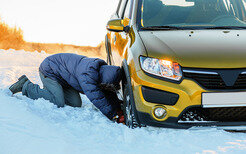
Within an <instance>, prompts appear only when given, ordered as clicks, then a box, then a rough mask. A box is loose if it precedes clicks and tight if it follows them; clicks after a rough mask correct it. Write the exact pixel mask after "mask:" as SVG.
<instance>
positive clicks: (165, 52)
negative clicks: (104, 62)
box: [139, 30, 246, 68]
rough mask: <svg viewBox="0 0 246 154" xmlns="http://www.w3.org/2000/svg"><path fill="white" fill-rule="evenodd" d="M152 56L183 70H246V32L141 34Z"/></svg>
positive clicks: (200, 31)
mask: <svg viewBox="0 0 246 154" xmlns="http://www.w3.org/2000/svg"><path fill="white" fill-rule="evenodd" d="M139 33H140V36H141V38H142V40H143V43H144V45H145V47H146V51H147V55H148V56H149V57H155V58H162V59H169V60H172V61H174V62H178V63H179V64H180V65H181V66H183V67H197V68H245V67H246V60H245V59H246V43H245V40H246V30H171V31H140V32H139Z"/></svg>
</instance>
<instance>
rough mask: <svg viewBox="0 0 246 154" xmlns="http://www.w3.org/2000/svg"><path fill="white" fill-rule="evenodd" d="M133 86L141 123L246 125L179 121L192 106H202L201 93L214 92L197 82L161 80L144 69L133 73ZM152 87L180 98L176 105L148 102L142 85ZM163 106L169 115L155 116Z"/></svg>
mask: <svg viewBox="0 0 246 154" xmlns="http://www.w3.org/2000/svg"><path fill="white" fill-rule="evenodd" d="M131 80H132V87H133V95H134V100H135V107H136V110H137V114H138V118H139V121H140V122H141V124H144V125H149V126H157V127H166V128H183V129H187V128H191V127H194V126H205V127H206V126H246V121H245V122H244V121H243V122H239V121H237V122H190V123H189V122H186V123H179V122H178V121H179V119H180V116H181V115H182V114H183V113H184V112H185V111H186V110H188V109H189V108H191V107H201V105H202V104H201V99H202V98H201V94H202V93H203V92H212V91H209V90H205V89H203V88H202V87H200V86H199V85H198V84H197V83H196V82H194V81H192V80H189V79H183V81H182V82H181V83H180V84H176V83H171V82H168V81H163V80H159V79H156V78H152V77H150V76H148V75H146V74H145V73H144V72H142V71H138V72H136V73H134V74H132V78H131ZM143 86H146V87H151V88H155V89H158V90H162V91H166V92H170V93H174V94H177V95H178V96H179V97H178V100H177V102H175V104H174V105H164V104H167V103H163V104H159V103H153V102H147V101H146V100H145V99H144V96H143V92H142V87H143ZM156 106H162V107H163V108H165V109H166V111H167V115H166V116H165V117H164V118H163V119H158V118H156V117H155V116H154V113H153V109H154V108H155V107H156Z"/></svg>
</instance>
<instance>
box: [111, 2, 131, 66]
mask: <svg viewBox="0 0 246 154" xmlns="http://www.w3.org/2000/svg"><path fill="white" fill-rule="evenodd" d="M131 8H132V0H121V1H120V4H119V7H118V10H117V12H116V15H114V16H113V17H112V18H111V19H117V18H118V19H123V24H124V26H128V25H129V23H130V17H131V12H132V11H131ZM109 38H110V48H111V53H110V56H109V58H110V62H111V65H117V66H121V63H122V59H123V57H124V51H125V48H126V45H127V42H128V40H129V36H128V33H126V32H124V31H123V32H110V36H109Z"/></svg>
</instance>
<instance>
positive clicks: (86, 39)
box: [0, 0, 118, 46]
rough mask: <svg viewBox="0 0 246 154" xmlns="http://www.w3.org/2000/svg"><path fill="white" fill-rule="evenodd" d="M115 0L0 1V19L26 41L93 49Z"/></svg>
mask: <svg viewBox="0 0 246 154" xmlns="http://www.w3.org/2000/svg"><path fill="white" fill-rule="evenodd" d="M117 4H118V0H0V16H1V18H2V19H3V20H4V21H5V22H6V23H7V24H9V25H11V26H17V27H20V28H21V29H22V30H23V31H24V39H25V40H26V41H30V42H44V43H65V44H75V45H91V46H97V45H98V44H99V43H100V42H101V41H103V40H104V36H105V34H106V28H105V27H106V23H107V21H108V20H109V18H110V16H111V15H112V13H113V12H114V11H115V10H116V7H117Z"/></svg>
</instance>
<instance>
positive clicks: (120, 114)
mask: <svg viewBox="0 0 246 154" xmlns="http://www.w3.org/2000/svg"><path fill="white" fill-rule="evenodd" d="M116 113H117V115H116V116H114V117H113V121H115V122H117V123H123V124H125V118H124V114H123V111H122V110H118V111H117V112H116Z"/></svg>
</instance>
